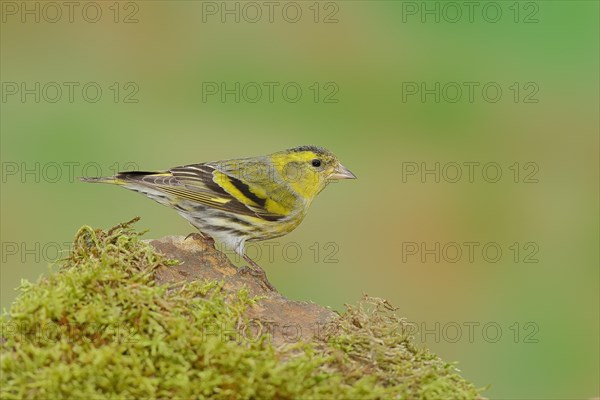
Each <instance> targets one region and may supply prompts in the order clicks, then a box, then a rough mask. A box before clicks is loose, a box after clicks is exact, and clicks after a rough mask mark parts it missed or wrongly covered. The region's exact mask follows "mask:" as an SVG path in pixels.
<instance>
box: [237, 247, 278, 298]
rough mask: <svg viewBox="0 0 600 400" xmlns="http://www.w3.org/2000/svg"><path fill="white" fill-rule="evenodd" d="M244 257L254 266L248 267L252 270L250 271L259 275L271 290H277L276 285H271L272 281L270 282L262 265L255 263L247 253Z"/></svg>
mask: <svg viewBox="0 0 600 400" xmlns="http://www.w3.org/2000/svg"><path fill="white" fill-rule="evenodd" d="M242 257H244V260H246V261H247V262H248V264H250V265H251V266H252V268H248V269H249V270H250V271H251V272H250V273H251V274H252V275H254V276H256V277H258V278H259V279H260V280H261V281H262V283H264V284H265V286H266V287H267V288H268V289H269V290H272V291H275V287H273V285H271V282H269V280H268V279H267V274H266V273H265V271H264V270H263V269H262V268H261V267H260V265H258V264H257V263H255V262H254V261H253V260H252V259H251V258H250V257H248V256H247V255H245V254H243V255H242ZM246 268H247V267H246ZM242 272H244V270H242Z"/></svg>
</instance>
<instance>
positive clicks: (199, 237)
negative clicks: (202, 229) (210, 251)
mask: <svg viewBox="0 0 600 400" xmlns="http://www.w3.org/2000/svg"><path fill="white" fill-rule="evenodd" d="M189 238H192V239H193V240H196V241H198V242H208V243H209V244H212V245H213V246H214V244H215V239H213V238H212V237H210V236H208V235H206V234H202V233H199V232H192V233H190V234H189V235H187V236H186V237H185V239H183V240H184V241H186V240H188V239H189Z"/></svg>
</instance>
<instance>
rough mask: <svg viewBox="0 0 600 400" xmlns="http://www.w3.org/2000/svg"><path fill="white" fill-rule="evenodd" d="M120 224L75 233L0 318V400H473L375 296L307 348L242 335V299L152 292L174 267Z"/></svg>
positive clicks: (194, 290) (162, 288) (184, 288)
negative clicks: (161, 271)
mask: <svg viewBox="0 0 600 400" xmlns="http://www.w3.org/2000/svg"><path fill="white" fill-rule="evenodd" d="M140 236H141V234H140V233H138V232H135V231H134V230H133V229H132V228H131V227H130V224H122V225H120V226H118V227H115V228H113V229H111V230H109V231H108V232H104V231H101V230H93V229H92V228H89V227H83V228H82V229H81V230H80V231H79V233H78V234H77V236H76V239H75V245H74V248H73V251H72V252H71V255H70V257H69V258H68V259H66V260H64V261H63V262H62V263H61V265H60V267H59V270H58V271H57V272H56V273H52V274H51V275H50V276H49V277H47V278H44V279H41V280H40V281H39V282H37V283H35V284H32V283H29V282H23V283H22V285H21V287H20V290H21V294H20V296H19V297H18V298H17V300H16V301H15V303H14V304H13V305H12V307H11V309H10V312H8V313H5V314H4V315H3V316H2V319H1V324H2V337H1V338H0V343H1V344H0V347H1V360H0V363H1V365H0V367H1V372H2V376H1V379H0V384H1V385H0V386H1V389H0V397H1V398H2V399H21V398H38V399H61V398H69V399H74V398H86V399H88V398H89V399H106V398H181V399H188V398H206V399H209V398H210V399H266V398H277V399H298V398H303V399H317V398H319V399H320V398H327V399H329V398H340V399H341V398H343V399H347V398H374V399H377V398H381V399H388V398H402V399H413V398H422V399H441V398H452V399H458V398H476V397H477V391H476V390H475V389H474V388H473V386H472V385H471V384H469V383H467V382H466V381H465V380H463V379H462V378H461V377H460V376H459V375H457V373H456V370H455V369H454V368H453V367H452V365H450V364H447V363H444V362H443V361H442V360H440V359H439V358H437V357H436V356H434V355H432V354H431V353H429V352H428V351H427V350H424V349H418V348H417V347H415V346H414V345H413V343H412V342H411V341H410V338H409V337H408V335H407V333H406V330H405V329H404V324H403V322H402V321H401V320H399V319H397V318H396V317H395V316H394V314H393V312H392V310H391V309H390V307H389V306H388V305H387V303H386V302H385V301H382V300H378V299H371V298H366V299H364V300H363V301H362V302H360V303H359V305H358V306H357V307H349V308H348V311H347V312H346V313H344V314H343V315H341V316H340V318H339V319H337V320H336V321H334V322H332V323H331V324H330V325H328V326H327V327H326V329H324V331H323V334H322V335H321V336H320V337H319V338H318V339H315V341H314V342H312V343H298V344H295V345H293V346H292V345H287V346H280V347H277V348H276V347H274V346H273V345H271V344H270V342H269V341H268V340H267V337H266V336H264V337H252V338H249V337H247V336H246V335H242V334H241V333H240V332H243V331H244V327H245V326H246V325H245V323H246V322H247V321H246V320H245V317H244V314H245V311H246V309H247V308H248V307H251V306H252V305H253V304H254V303H256V302H260V299H259V298H250V297H249V296H248V293H247V292H244V291H242V292H239V293H235V294H231V293H230V294H227V293H226V292H225V291H224V290H223V288H222V285H221V283H219V282H210V281H204V282H194V283H187V284H185V285H176V286H168V285H159V284H157V283H156V281H155V279H154V272H155V270H156V269H157V268H168V267H169V265H172V264H173V263H174V261H170V260H167V259H165V258H164V257H163V256H162V255H160V254H157V253H156V251H155V250H154V249H153V248H152V247H151V246H150V245H148V244H146V243H144V242H143V241H142V240H141V239H140Z"/></svg>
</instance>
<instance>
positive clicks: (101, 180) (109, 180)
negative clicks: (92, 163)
mask: <svg viewBox="0 0 600 400" xmlns="http://www.w3.org/2000/svg"><path fill="white" fill-rule="evenodd" d="M79 179H80V180H81V182H88V183H111V184H113V185H119V184H121V183H122V182H123V181H121V180H120V179H118V177H116V176H101V177H98V178H84V177H82V178H79Z"/></svg>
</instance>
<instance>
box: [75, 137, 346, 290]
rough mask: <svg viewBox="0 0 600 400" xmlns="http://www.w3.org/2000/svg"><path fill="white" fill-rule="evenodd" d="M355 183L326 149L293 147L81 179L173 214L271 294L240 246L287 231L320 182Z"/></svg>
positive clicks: (303, 212) (321, 186) (299, 217)
mask: <svg viewBox="0 0 600 400" xmlns="http://www.w3.org/2000/svg"><path fill="white" fill-rule="evenodd" d="M355 178H356V176H355V175H354V174H353V173H352V172H350V171H349V170H348V169H347V168H346V167H344V166H343V165H342V164H341V163H340V162H339V161H338V159H337V157H336V156H335V155H334V154H333V153H332V152H330V151H329V150H327V149H324V148H322V147H318V146H299V147H295V148H293V149H288V150H284V151H280V152H276V153H273V154H270V155H266V156H260V157H250V158H240V159H231V160H224V161H214V162H206V163H200V164H191V165H185V166H181V167H174V168H171V169H169V170H167V171H156V172H148V171H128V172H120V173H118V174H117V175H115V176H111V177H100V178H81V180H82V181H84V182H96V183H110V184H115V185H120V186H123V187H125V188H127V189H131V190H134V191H136V192H140V193H142V194H145V195H146V196H148V197H149V198H151V199H152V200H154V201H156V202H158V203H160V204H163V205H165V206H168V207H171V208H174V209H175V210H176V211H177V212H178V213H179V214H180V215H181V216H182V217H184V218H185V219H187V220H188V221H189V222H190V223H191V224H192V225H193V226H194V227H195V228H196V229H198V230H199V231H200V234H201V235H203V236H210V237H211V238H213V239H216V240H218V241H219V242H221V243H223V244H224V245H225V246H227V247H229V248H232V249H234V250H235V251H236V252H237V253H238V254H239V255H241V256H242V257H243V258H244V259H245V260H246V261H247V262H248V263H249V264H250V265H251V266H252V267H253V268H252V269H251V272H252V273H254V274H257V275H259V276H260V277H261V278H262V280H263V282H264V283H265V285H266V286H267V287H268V288H269V289H271V290H273V286H272V285H271V284H270V283H269V281H268V280H267V279H266V275H265V273H264V271H263V269H262V268H261V267H260V266H259V265H258V264H256V263H255V262H254V261H253V260H252V259H250V258H249V257H248V256H246V254H245V253H244V244H245V242H246V241H259V240H267V239H273V238H277V237H280V236H283V235H285V234H287V233H289V232H291V231H292V230H294V229H295V228H296V227H297V226H298V225H299V224H300V222H302V220H303V219H304V216H305V215H306V213H307V211H308V208H309V206H310V205H311V203H312V201H313V200H314V199H315V197H316V196H317V195H318V194H319V193H320V192H321V191H322V190H323V189H324V188H325V186H327V184H328V183H330V182H331V181H334V180H339V179H355Z"/></svg>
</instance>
